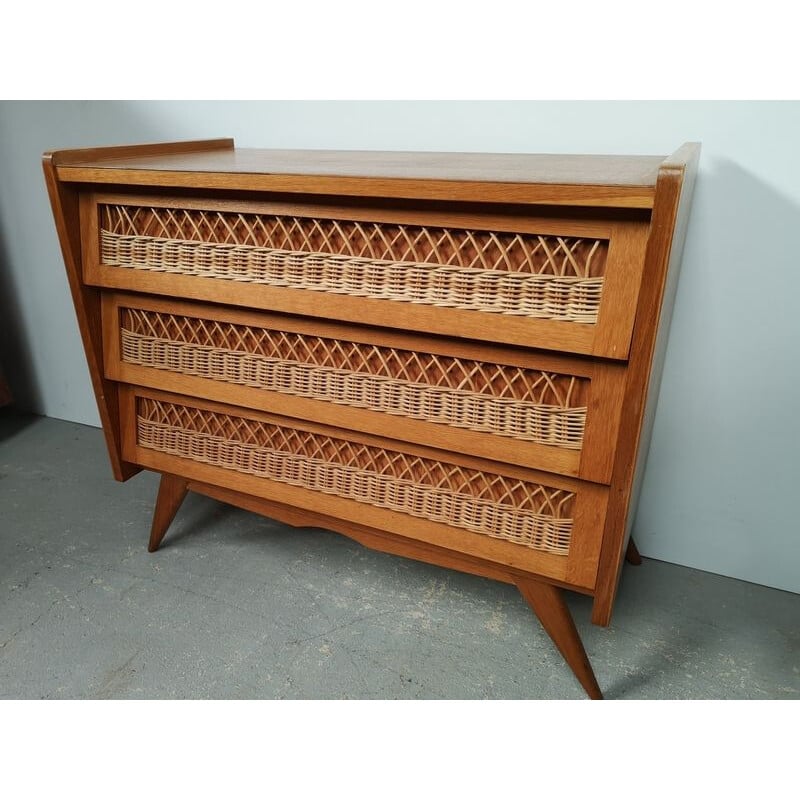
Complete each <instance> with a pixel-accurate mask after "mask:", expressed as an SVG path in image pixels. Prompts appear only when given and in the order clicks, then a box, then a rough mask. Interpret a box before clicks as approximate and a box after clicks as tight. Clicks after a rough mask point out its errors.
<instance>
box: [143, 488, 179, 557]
mask: <svg viewBox="0 0 800 800" xmlns="http://www.w3.org/2000/svg"><path fill="white" fill-rule="evenodd" d="M188 487H189V484H188V481H185V480H184V479H183V478H178V477H177V476H176V475H169V474H168V473H166V472H165V473H163V474H162V475H161V483H159V485H158V497H156V507H155V510H154V511H153V526H152V527H151V529H150V543H149V544H148V546H147V549H148V550H149V551H150V552H151V553H154V552H155V551H156V550H158V546H159V545H160V544H161V540H162V539H163V538H164V534H165V533H166V532H167V528H169V526H170V523H171V522H172V520H173V519H175V514H177V513H178V509H179V508H180V507H181V503H182V502H183V498H184V497H186V492H187V491H188Z"/></svg>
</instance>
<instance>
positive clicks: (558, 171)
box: [59, 147, 664, 187]
mask: <svg viewBox="0 0 800 800" xmlns="http://www.w3.org/2000/svg"><path fill="white" fill-rule="evenodd" d="M119 150H120V152H119V154H116V153H115V152H114V149H112V148H109V149H107V150H103V151H99V150H86V151H79V150H74V151H67V152H66V153H63V155H65V156H68V157H67V158H64V159H63V160H60V163H59V166H61V165H64V166H66V165H68V166H70V167H80V168H83V169H84V170H99V169H102V170H125V171H127V170H145V171H156V172H167V173H171V172H190V173H192V172H193V173H208V172H213V173H228V174H251V175H304V176H312V175H319V176H325V177H342V178H373V179H389V180H396V179H405V180H450V181H476V182H486V183H530V184H563V185H574V186H580V185H587V186H637V187H652V186H655V182H656V178H657V176H658V169H659V167H660V165H661V164H662V162H663V161H664V156H611V155H532V154H516V153H438V152H393V151H363V150H362V151H359V150H263V149H251V148H233V147H224V148H223V147H220V148H218V149H213V150H200V151H196V152H173V153H170V152H166V151H165V152H151V153H137V152H135V151H134V150H133V149H131V150H130V152H125V151H126V150H127V148H120V149H119Z"/></svg>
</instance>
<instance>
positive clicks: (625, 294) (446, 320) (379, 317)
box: [81, 193, 648, 360]
mask: <svg viewBox="0 0 800 800" xmlns="http://www.w3.org/2000/svg"><path fill="white" fill-rule="evenodd" d="M102 204H130V205H134V206H138V207H152V208H163V209H194V210H208V211H212V212H213V211H222V212H225V211H230V212H240V213H243V214H245V213H246V214H263V215H270V214H275V215H295V216H300V217H306V216H310V217H314V218H320V219H330V220H339V221H347V220H368V221H369V222H375V223H386V224H389V223H392V224H402V225H433V226H444V227H456V228H460V229H465V230H487V231H498V232H503V231H505V232H509V233H520V234H536V235H542V236H553V237H592V238H597V239H602V240H607V241H608V253H607V256H606V263H605V276H604V279H603V281H604V283H603V290H602V291H603V295H602V300H601V303H600V307H599V313H598V317H597V321H596V323H593V324H587V323H579V322H575V323H573V322H567V321H562V320H549V319H539V318H532V317H521V316H515V315H510V314H504V313H494V314H492V313H484V312H481V311H476V310H465V309H462V308H451V307H439V306H426V305H420V304H416V303H413V302H402V303H400V302H395V301H392V300H386V299H376V298H373V297H365V296H350V295H348V294H330V293H327V292H322V291H309V290H308V289H302V288H291V287H286V286H275V285H268V284H265V283H252V282H249V283H241V282H238V281H236V280H221V279H219V278H214V277H202V276H199V275H186V274H175V273H173V272H157V271H153V270H148V269H130V268H124V267H118V266H108V265H104V264H103V263H102V262H101V258H100V230H99V219H98V205H102ZM81 217H82V230H83V251H84V259H83V275H84V280H85V281H86V283H88V284H92V285H96V286H102V287H106V288H113V289H127V290H132V291H139V292H147V293H155V294H166V295H172V296H177V297H184V298H190V299H197V300H207V301H212V302H224V303H227V304H231V305H240V306H246V307H257V308H262V309H267V310H274V311H281V312H286V313H292V314H302V315H306V316H319V317H325V318H329V319H339V320H343V321H349V322H359V323H367V324H373V325H381V326H386V327H397V328H400V329H410V330H418V331H423V332H430V333H435V334H442V335H448V336H457V337H467V338H472V339H477V340H478V341H496V342H498V343H504V344H513V345H523V346H526V347H538V348H543V349H550V350H558V351H562V352H567V353H576V354H583V355H595V356H602V357H606V358H612V359H619V360H623V359H625V358H627V355H628V352H629V347H630V339H631V331H632V328H633V321H634V317H635V310H636V304H637V298H638V291H639V286H640V284H641V279H642V272H641V271H642V265H643V254H644V248H645V244H646V238H647V231H648V225H647V224H646V223H645V222H638V221H628V220H624V221H623V220H610V221H606V220H602V219H600V220H598V219H594V220H592V219H591V217H587V218H580V217H579V218H553V217H547V216H539V217H537V216H532V215H530V212H528V213H527V214H525V215H522V214H519V215H518V214H513V215H510V214H505V215H502V214H497V213H496V212H492V211H491V210H488V211H487V210H482V211H480V212H476V211H475V210H472V209H470V210H469V211H463V210H452V211H448V212H442V211H440V210H429V209H423V207H422V205H421V206H420V210H407V209H391V210H390V209H386V208H384V207H380V206H367V205H365V206H363V207H362V206H359V207H356V208H354V207H353V206H346V205H321V204H315V203H310V202H308V203H292V202H285V201H277V200H276V201H273V202H264V201H246V200H236V201H231V200H216V199H202V200H199V199H197V198H186V197H176V196H172V197H164V196H147V195H145V196H140V195H125V194H105V193H86V194H84V195H83V196H82V200H81Z"/></svg>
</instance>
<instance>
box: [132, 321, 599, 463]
mask: <svg viewBox="0 0 800 800" xmlns="http://www.w3.org/2000/svg"><path fill="white" fill-rule="evenodd" d="M121 324H122V330H121V357H122V360H123V361H125V362H127V363H132V364H139V365H142V366H147V367H154V368H156V369H163V370H169V371H171V372H176V373H181V374H184V375H195V376H199V377H203V378H209V379H211V380H219V381H226V382H229V383H235V384H240V385H245V386H252V387H256V388H266V389H270V390H273V391H277V392H282V393H284V394H290V395H295V396H300V397H309V398H312V399H316V400H325V401H328V402H333V403H340V404H343V405H348V406H354V407H358V408H368V409H371V410H375V411H381V412H384V413H388V414H393V415H398V416H405V417H410V418H413V419H420V420H425V421H427V422H436V423H441V424H445V425H451V426H454V427H458V428H468V429H471V430H479V431H484V432H488V433H493V434H496V435H500V436H508V437H512V438H516V439H521V440H524V441H532V442H538V443H540V444H548V445H554V446H556V447H562V448H567V449H575V450H577V449H580V447H581V444H582V441H583V432H584V426H585V421H586V405H585V398H586V389H587V384H588V381H587V380H585V379H581V378H576V377H573V376H569V375H559V374H556V373H549V372H541V371H538V370H531V369H523V368H518V367H510V366H503V365H498V364H491V363H485V362H480V361H474V360H470V359H460V358H454V357H449V356H441V355H434V354H431V353H423V352H415V351H411V350H402V349H397V348H391V347H379V346H376V345H368V344H361V343H356V342H348V341H342V340H338V339H328V338H323V337H320V336H312V335H307V334H300V333H289V332H286V331H280V330H274V329H265V328H260V327H254V326H248V325H239V324H234V323H228V322H215V321H213V320H204V319H199V318H196V317H188V316H181V315H176V314H165V313H159V312H155V311H146V310H142V309H134V308H126V309H123V310H122V314H121Z"/></svg>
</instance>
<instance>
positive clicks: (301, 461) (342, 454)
mask: <svg viewBox="0 0 800 800" xmlns="http://www.w3.org/2000/svg"><path fill="white" fill-rule="evenodd" d="M137 441H138V443H139V445H140V446H142V447H146V448H150V449H152V450H158V451H160V452H163V453H169V454H171V455H176V456H180V457H183V458H189V459H192V460H194V461H200V462H203V463H206V464H211V465H213V466H216V467H221V468H223V469H229V470H235V471H237V472H243V473H247V474H250V475H257V476H260V477H263V478H268V479H270V480H273V481H278V482H281V483H287V484H291V485H293V486H300V487H303V488H305V489H311V490H313V491H318V492H323V493H326V494H332V495H336V496H339V497H344V498H348V499H351V500H355V501H357V502H360V503H367V504H369V505H373V506H377V507H380V508H386V509H390V510H392V511H398V512H401V513H404V514H409V515H411V516H414V517H420V518H423V519H428V520H431V521H434V522H441V523H445V524H447V525H452V526H454V527H457V528H464V529H466V530H470V531H473V532H476V533H481V534H485V535H487V536H491V537H494V538H498V539H505V540H507V541H511V542H515V543H517V544H522V545H525V546H527V547H531V548H534V549H536V550H543V551H546V552H550V553H558V554H560V555H567V554H568V552H569V541H570V534H571V531H572V517H571V514H572V508H573V503H574V497H575V496H574V493H572V492H567V491H564V490H560V489H553V488H549V487H546V486H542V485H539V484H535V483H530V482H526V481H521V480H516V479H514V478H508V477H504V476H501V475H495V474H492V473H487V472H482V471H479V470H475V469H468V468H465V467H459V466H457V465H453V464H447V463H444V462H440V461H435V460H432V459H428V458H420V457H417V456H411V455H408V454H405V453H399V452H395V451H391V450H386V449H384V448H380V447H374V446H370V445H365V444H360V443H355V442H348V441H346V440H344V439H337V438H333V437H330V436H325V435H323V434H318V433H309V432H307V431H299V430H295V429H293V428H286V427H282V426H279V425H274V424H271V423H267V422H260V421H255V420H249V419H244V418H242V417H237V416H233V415H229V414H220V413H216V412H211V411H207V410H202V409H197V408H192V407H189V406H185V405H180V404H176V403H170V402H165V401H160V400H153V399H150V398H138V399H137Z"/></svg>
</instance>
